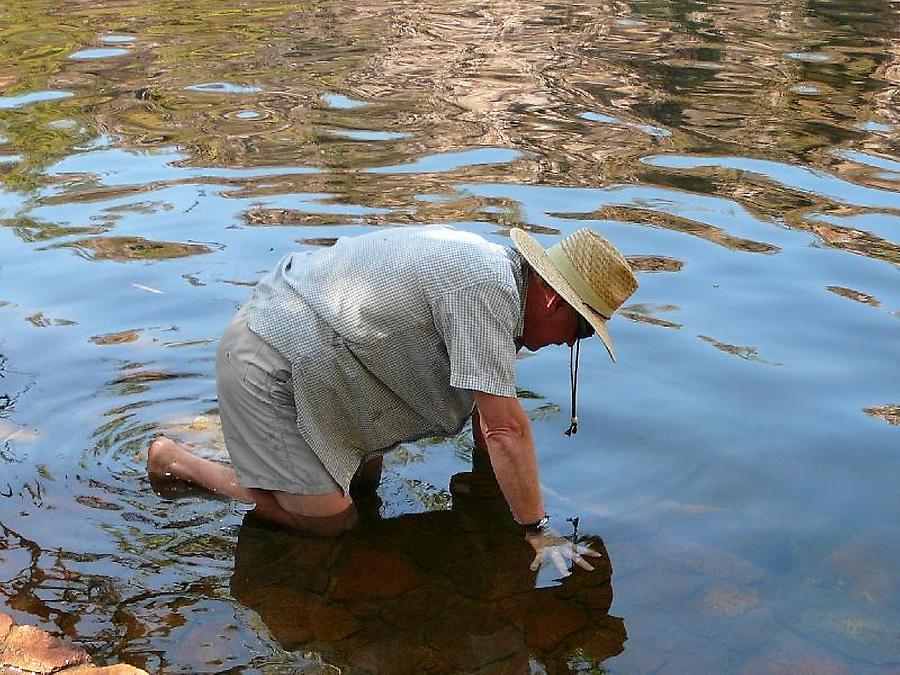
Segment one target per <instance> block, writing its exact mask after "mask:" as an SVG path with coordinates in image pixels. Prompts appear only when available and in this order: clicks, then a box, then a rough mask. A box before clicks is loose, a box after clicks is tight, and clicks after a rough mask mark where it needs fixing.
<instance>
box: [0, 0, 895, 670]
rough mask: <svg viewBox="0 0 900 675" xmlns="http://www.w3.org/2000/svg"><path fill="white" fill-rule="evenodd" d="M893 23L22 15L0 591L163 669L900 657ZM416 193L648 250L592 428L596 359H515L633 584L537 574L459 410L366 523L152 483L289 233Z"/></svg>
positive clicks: (163, 12)
mask: <svg viewBox="0 0 900 675" xmlns="http://www.w3.org/2000/svg"><path fill="white" fill-rule="evenodd" d="M897 14H898V8H897V6H896V3H891V2H888V1H887V0H864V1H862V2H854V3H850V2H846V1H845V0H837V1H831V2H824V1H823V0H811V1H810V2H806V3H798V2H795V1H793V0H783V1H779V2H774V3H773V2H737V1H726V2H720V3H714V4H710V3H703V2H693V3H687V4H685V3H671V2H663V1H662V0H629V1H627V2H605V3H601V4H600V5H597V4H579V3H563V4H549V5H548V4H546V3H538V2H533V1H531V0H517V1H516V2H512V3H502V4H496V3H495V4H489V5H485V4H484V3H473V2H470V1H469V0H462V1H460V2H454V3H435V2H407V1H403V2H392V3H385V2H381V1H380V0H364V1H363V2H357V3H354V4H353V5H352V6H350V5H346V4H337V3H330V2H319V3H315V4H314V5H304V4H296V3H281V4H277V3H276V4H272V3H268V4H267V3H265V2H262V1H261V0H249V1H246V2H241V3H236V2H231V1H230V0H225V1H223V2H215V3H213V2H207V1H206V0H187V1H186V2H180V3H170V2H164V3H162V4H157V5H153V4H146V5H136V4H134V3H127V2H124V1H120V0H114V1H113V2H107V3H104V4H103V5H102V6H101V5H97V4H96V3H94V4H91V3H82V2H75V1H74V0H71V1H70V0H65V1H64V2H62V3H60V2H50V1H49V0H29V1H28V2H24V1H16V2H9V3H6V4H5V5H4V8H3V20H4V34H3V40H0V57H2V60H0V326H2V331H0V467H2V470H0V606H3V605H5V606H6V608H7V609H8V610H9V611H10V612H12V613H13V614H14V615H15V616H16V617H17V618H18V619H20V620H22V621H29V622H32V623H37V624H40V625H42V626H43V627H46V628H48V629H50V630H53V631H56V632H59V633H65V634H66V635H68V636H69V637H71V638H73V639H75V640H77V641H80V642H82V643H84V644H85V645H86V646H87V647H88V648H89V649H90V650H91V652H92V654H94V655H95V660H103V659H104V658H109V659H117V660H126V661H128V662H131V663H135V664H137V665H141V666H143V667H145V668H147V669H148V670H149V671H151V672H156V671H166V672H284V671H285V670H288V671H290V670H297V669H300V668H302V667H305V666H308V665H310V663H311V662H314V661H319V660H322V661H325V662H328V663H334V664H337V665H341V666H343V667H345V668H348V669H350V670H354V669H355V670H359V671H365V670H367V669H368V670H378V665H380V664H384V663H387V662H388V659H394V661H392V662H391V663H392V664H393V666H396V668H393V667H392V669H393V670H395V671H402V670H403V669H405V668H407V667H409V668H410V669H411V668H412V664H416V665H417V666H421V668H425V667H426V666H431V667H433V669H434V670H442V669H443V670H453V669H457V670H474V669H476V667H479V666H483V671H484V672H491V668H493V669H494V672H510V671H512V672H516V671H517V670H523V671H529V670H530V671H531V672H541V669H543V670H545V671H546V672H558V671H560V670H565V669H569V670H575V671H582V672H592V669H593V672H596V670H597V669H598V668H600V667H602V668H605V669H608V670H610V671H612V672H641V673H643V672H654V671H655V672H666V673H670V672H745V673H766V672H835V673H844V672H873V673H881V672H894V671H895V670H896V669H897V667H900V661H898V657H897V654H900V634H898V631H897V626H898V625H900V606H898V604H897V598H898V597H900V595H898V588H900V575H898V573H897V570H898V569H900V551H898V550H897V547H896V545H895V544H894V542H897V541H900V532H898V530H897V527H896V526H895V525H892V523H896V522H897V520H898V518H900V506H898V502H897V500H896V498H895V495H896V488H895V487H894V485H893V483H894V482H895V481H894V477H895V476H896V475H897V474H898V471H900V463H898V462H900V459H898V457H900V456H898V454H897V452H896V448H897V447H900V437H898V427H900V424H898V420H900V413H898V408H900V399H898V391H897V384H896V383H897V381H898V376H900V370H898V363H900V359H898V351H897V345H898V344H900V323H898V318H900V290H898V289H900V286H898V285H897V276H896V275H897V267H898V264H900V249H898V246H900V238H898V234H897V233H898V231H900V229H898V226H900V190H898V184H900V153H898V135H897V134H898V129H900V116H898V112H897V110H898V107H897V100H898V96H900V41H898V36H897V31H896V26H897V25H898V18H900V17H898V15H897ZM422 223H445V224H452V225H454V226H456V227H460V228H464V229H467V230H470V231H474V232H478V233H480V234H482V235H484V236H486V237H489V238H492V239H493V240H494V241H498V242H502V243H507V242H508V239H507V238H506V237H507V232H508V228H509V227H512V226H516V227H524V228H526V229H528V230H530V231H531V232H533V233H534V234H535V235H536V236H538V237H539V238H541V240H542V242H543V243H546V244H549V243H551V242H552V241H555V240H556V238H557V237H558V236H559V235H565V234H568V233H571V232H572V231H574V230H575V229H577V228H579V227H581V226H583V225H589V226H592V227H595V228H597V229H599V230H600V231H602V232H603V233H604V234H605V235H606V236H608V237H609V238H610V239H611V240H613V241H614V242H615V243H616V244H617V245H618V246H619V247H620V248H621V249H622V250H623V252H624V253H625V254H626V255H627V256H628V257H629V260H630V261H631V262H632V264H633V265H634V267H635V269H636V270H638V272H639V273H640V274H641V277H642V278H641V288H640V290H639V292H638V295H637V296H635V297H634V298H633V299H632V301H631V303H630V304H629V305H627V306H626V307H623V308H622V311H621V312H620V317H619V318H617V319H614V320H613V322H612V326H611V329H612V331H613V332H614V333H615V334H616V337H617V344H618V345H619V350H620V352H621V359H620V363H619V364H617V365H616V367H615V368H613V367H611V366H610V365H609V364H608V363H607V361H605V360H604V359H603V358H602V354H601V353H600V351H598V348H597V346H596V345H593V344H591V345H586V351H585V358H584V359H582V366H581V367H582V368H583V375H582V378H581V381H582V392H581V399H580V402H581V405H582V407H583V414H582V423H581V429H582V433H580V434H579V435H578V437H577V439H576V440H571V439H566V438H565V437H563V436H562V435H561V434H560V433H559V432H560V429H561V428H563V427H564V426H565V423H564V421H563V419H562V418H563V417H564V414H565V413H564V412H563V411H561V410H560V407H561V406H562V408H563V409H564V408H565V402H566V401H567V397H568V395H569V394H568V392H567V382H568V380H567V365H568V364H567V361H566V359H567V354H566V353H565V350H556V351H553V350H550V351H547V352H546V353H542V354H540V355H539V356H537V357H535V358H528V359H523V360H521V361H520V364H519V376H520V382H519V385H520V387H521V392H522V399H523V401H524V403H525V405H526V407H527V409H528V411H529V414H530V416H531V418H532V420H533V424H534V431H535V437H536V439H537V442H538V448H539V455H540V462H541V468H542V482H543V484H544V492H545V495H546V497H547V504H548V508H549V509H550V511H551V513H552V515H553V517H554V521H555V522H557V523H563V524H565V523H566V519H567V518H576V517H577V518H578V523H579V532H580V533H582V534H585V535H587V536H588V537H590V538H591V540H592V541H595V542H598V543H599V541H600V537H601V536H602V540H603V542H604V543H605V546H606V547H607V548H608V551H609V555H610V557H611V559H612V560H614V561H615V572H616V573H615V576H614V577H613V578H612V585H614V586H615V589H616V592H615V603H614V604H613V605H612V607H611V608H610V605H609V603H610V602H611V601H612V595H611V586H610V574H611V569H610V568H609V567H606V568H605V569H604V570H601V571H598V572H596V573H594V574H593V575H587V574H581V573H580V572H578V573H576V574H574V575H572V576H571V577H568V578H567V579H566V580H564V581H562V582H558V581H555V580H552V579H551V580H547V579H543V580H542V579H540V578H539V579H538V580H537V585H538V586H540V588H537V589H535V588H533V586H534V582H535V580H534V579H532V578H531V577H530V576H529V575H528V574H526V573H525V570H526V569H527V566H522V565H521V564H520V562H519V559H520V557H521V556H523V555H524V554H525V553H527V551H525V552H523V548H522V546H523V545H522V542H520V541H518V540H516V539H515V538H514V537H512V535H511V534H510V533H509V532H507V531H505V530H504V529H503V527H502V526H500V525H499V524H498V522H499V521H494V520H492V517H493V516H492V515H491V514H492V513H493V511H491V510H490V509H488V511H490V513H484V512H481V511H479V509H481V507H483V506H484V505H485V504H486V503H487V502H485V501H479V500H478V499H475V498H474V497H473V496H472V495H465V494H463V492H461V491H460V488H462V487H464V486H465V485H466V481H467V480H469V479H464V478H460V477H459V476H468V475H469V474H468V473H467V472H468V471H469V470H470V468H471V459H472V457H471V454H472V451H471V442H470V440H469V439H468V438H467V437H464V436H461V437H458V438H454V439H448V440H446V441H444V442H433V443H420V444H413V445H411V446H408V447H404V448H400V449H398V450H397V451H396V452H394V453H392V454H391V455H390V456H389V458H388V462H387V465H386V475H385V481H384V484H383V485H382V488H381V490H380V502H381V503H380V506H378V508H377V513H374V514H372V519H371V522H370V523H369V527H367V528H365V529H361V530H359V531H358V532H354V533H353V534H352V535H350V536H348V537H347V538H345V539H342V540H340V541H336V542H320V541H309V540H305V539H302V538H296V537H292V536H289V535H285V534H284V533H276V532H270V531H266V530H261V529H258V528H257V527H255V526H253V525H252V524H250V523H245V524H242V521H243V519H244V516H245V514H244V508H243V507H241V506H239V505H236V504H233V503H230V502H225V501H220V500H216V499H210V498H205V497H203V496H201V495H198V494H196V493H195V492H191V491H187V492H184V491H182V492H177V493H172V494H168V497H171V499H169V498H166V499H163V498H160V497H158V496H157V495H156V494H154V493H153V491H152V489H151V486H150V485H149V484H148V482H147V480H146V478H145V475H144V469H143V461H144V459H143V452H144V448H145V446H146V444H147V442H148V441H149V439H151V438H152V436H153V435H154V434H155V433H157V432H159V431H166V432H167V433H170V434H172V435H176V436H178V437H180V438H182V439H183V440H185V441H188V442H190V443H193V444H194V447H195V448H196V449H197V450H198V451H200V452H203V453H204V454H207V455H208V456H210V457H213V458H217V459H223V458H224V455H223V453H222V441H221V436H220V434H219V431H218V426H217V425H216V424H215V423H214V420H215V419H216V412H217V411H216V408H217V404H216V400H215V385H214V379H213V378H214V376H213V364H214V349H215V340H216V338H217V336H218V335H219V334H220V333H221V330H222V328H223V327H224V325H225V324H226V323H227V321H228V320H229V318H230V317H231V315H232V313H233V311H234V310H235V308H236V307H237V306H238V305H239V304H240V303H241V302H242V301H243V300H244V299H245V298H246V296H247V294H248V292H249V290H248V287H249V286H251V285H252V284H253V283H254V282H255V280H256V279H258V278H259V277H260V275H261V274H262V273H263V272H265V271H266V270H268V269H270V267H271V265H272V264H273V263H274V261H275V260H276V259H277V258H278V257H280V255H282V254H283V253H284V252H286V251H289V250H296V249H298V248H300V249H306V248H309V247H315V246H328V245H331V244H332V243H333V242H334V241H335V239H336V238H337V237H339V236H344V235H355V234H360V233H363V232H368V231H372V230H374V229H376V228H379V227H398V226H405V225H411V224H422ZM601 351H602V350H601ZM211 420H212V421H211ZM454 475H456V476H457V478H455V479H454V481H453V483H452V489H448V484H450V477H451V476H454ZM176 497H177V498H176ZM475 504H478V505H480V506H479V507H478V508H475V506H474V505H475ZM492 508H495V507H491V509H492ZM501 510H502V509H501ZM499 517H500V516H499V515H498V518H499ZM501 520H502V518H501ZM476 523H481V524H480V525H476ZM567 526H568V525H567ZM525 557H527V556H525ZM362 558H365V559H366V560H369V559H371V560H373V561H377V562H378V563H379V565H380V567H379V568H378V569H381V570H382V573H381V574H374V573H372V574H366V575H365V576H362V575H359V574H356V570H357V569H358V565H359V561H360V560H361V559H362ZM275 559H277V560H278V561H279V563H280V564H275V562H274V561H275ZM460 561H464V563H460ZM474 561H478V563H479V564H477V565H476V564H474ZM259 570H265V573H262V572H259ZM392 570H393V571H392ZM361 582H365V583H361ZM348 589H349V590H348ZM359 598H365V599H364V600H360V599H359ZM608 611H609V612H611V614H608V613H607V612H608ZM547 617H552V620H551V618H547ZM614 617H622V618H623V620H624V623H625V625H627V627H628V640H627V642H624V638H625V633H624V629H623V628H622V622H621V620H619V619H616V618H614ZM557 638H558V639H557ZM623 642H624V651H622V650H623ZM404 650H405V651H404ZM399 654H406V655H407V656H405V657H401V656H399ZM601 661H602V666H599V665H598V664H599V662H601ZM382 670H384V668H382Z"/></svg>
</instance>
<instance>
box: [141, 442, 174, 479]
mask: <svg viewBox="0 0 900 675" xmlns="http://www.w3.org/2000/svg"><path fill="white" fill-rule="evenodd" d="M177 455H178V446H177V445H176V444H175V441H173V440H172V439H171V438H166V437H165V436H157V437H156V439H154V441H153V442H152V443H150V447H149V448H148V449H147V475H149V476H150V477H151V478H152V477H157V478H174V477H175V476H174V474H173V473H172V468H173V466H174V464H175V458H176V457H177Z"/></svg>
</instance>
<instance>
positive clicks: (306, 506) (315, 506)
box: [273, 492, 358, 537]
mask: <svg viewBox="0 0 900 675" xmlns="http://www.w3.org/2000/svg"><path fill="white" fill-rule="evenodd" d="M273 494H274V496H275V499H276V501H277V502H278V505H279V506H281V508H282V509H283V510H284V511H286V512H287V513H288V514H289V515H290V517H291V519H292V520H293V521H294V522H295V523H296V528H297V529H298V530H302V531H304V532H308V533H310V534H317V535H321V536H326V537H334V536H337V535H339V534H341V533H343V532H346V531H347V530H349V529H350V528H352V527H353V526H354V525H356V522H357V519H358V517H357V513H356V506H355V505H354V503H353V500H352V499H351V498H350V496H349V495H345V494H343V493H341V492H334V493H330V494H326V495H293V494H288V493H286V492H274V493H273Z"/></svg>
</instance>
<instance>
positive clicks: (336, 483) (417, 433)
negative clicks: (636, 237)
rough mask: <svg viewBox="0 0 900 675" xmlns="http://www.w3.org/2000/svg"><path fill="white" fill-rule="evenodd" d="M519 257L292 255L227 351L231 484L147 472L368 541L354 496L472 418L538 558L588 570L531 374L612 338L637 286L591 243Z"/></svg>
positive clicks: (479, 252) (377, 235) (400, 233)
mask: <svg viewBox="0 0 900 675" xmlns="http://www.w3.org/2000/svg"><path fill="white" fill-rule="evenodd" d="M511 236H512V240H513V242H514V244H515V248H507V247H503V246H500V245H497V244H493V243H490V242H488V241H486V240H485V239H483V238H481V237H479V236H477V235H475V234H472V233H468V232H462V231H456V230H453V229H449V228H445V227H438V226H431V227H416V228H396V229H384V230H379V231H376V232H372V233H369V234H366V235H362V236H359V237H352V238H342V239H339V240H338V241H337V243H336V244H335V245H334V246H333V247H330V248H327V249H320V250H316V251H315V252H312V253H294V254H290V255H288V256H286V257H285V258H283V259H282V260H281V261H280V262H279V263H278V265H277V266H276V268H275V269H274V270H273V271H272V272H271V273H270V274H268V275H267V276H265V277H264V278H263V279H262V280H261V281H260V282H259V284H258V285H257V286H256V288H255V289H254V292H253V295H252V297H251V298H250V300H248V301H247V303H245V304H244V306H243V307H242V308H241V310H240V311H239V312H238V314H237V316H236V317H235V318H234V320H233V321H232V322H231V324H230V325H229V327H228V328H227V330H226V331H225V334H224V335H223V337H222V339H221V341H220V344H219V349H218V353H217V359H216V376H217V384H218V396H219V411H220V415H221V419H222V430H223V432H224V435H225V442H226V446H227V448H228V452H229V455H230V457H231V461H232V465H233V469H231V468H228V467H226V466H223V465H221V464H217V463H215V462H211V461H209V460H206V459H203V458H200V457H197V456H196V455H193V454H191V453H190V452H189V451H188V450H186V449H185V448H184V447H183V446H180V445H178V444H177V443H175V442H173V441H172V440H170V439H168V438H165V437H160V438H158V439H156V440H155V441H154V442H153V443H152V444H151V446H150V449H149V453H148V471H149V472H150V473H151V474H157V475H160V474H161V475H166V476H173V477H175V478H178V479H182V480H187V481H190V482H193V483H196V484H198V485H200V486H202V487H204V488H206V489H209V490H211V491H213V492H215V493H218V494H222V495H226V496H229V497H232V498H235V499H238V500H240V501H242V502H245V503H250V504H255V505H256V512H257V513H258V515H260V516H262V517H264V518H267V519H269V520H272V521H275V522H278V523H281V524H283V525H286V526H289V527H292V528H296V529H298V530H301V531H304V532H308V533H312V534H321V535H334V534H338V533H340V532H342V531H344V530H346V529H348V528H350V527H352V526H353V525H354V523H355V522H356V519H357V513H356V509H355V507H354V503H353V499H352V497H351V489H350V486H351V482H354V483H355V482H360V481H367V480H368V481H370V482H372V481H374V482H376V483H377V480H378V479H379V477H380V469H381V461H380V460H381V454H382V453H383V452H385V451H388V450H390V449H391V448H393V447H395V446H397V445H398V444H400V443H403V442H407V441H413V440H417V439H420V438H424V437H428V436H449V435H453V434H456V433H458V432H459V431H460V429H461V428H462V427H463V425H464V424H465V422H466V421H467V420H468V419H469V417H472V418H473V421H472V426H473V432H474V435H475V440H476V446H477V447H479V448H481V449H483V450H486V452H487V454H488V456H489V458H490V463H491V466H492V467H493V471H494V474H495V476H496V478H497V482H498V484H499V486H500V489H501V491H502V492H503V495H504V497H505V499H506V501H507V503H508V504H509V507H510V510H511V511H512V515H513V517H514V518H515V520H516V521H517V522H518V523H519V524H521V525H522V526H523V528H524V530H525V532H526V536H527V538H528V540H529V542H530V543H531V544H532V546H533V547H534V548H535V551H536V553H537V556H538V557H537V558H536V562H537V563H538V564H539V562H540V560H539V558H540V557H541V556H542V554H543V553H548V552H549V553H551V554H552V556H553V558H554V561H555V562H556V563H557V565H558V566H559V560H560V555H564V556H567V557H569V558H571V559H573V560H574V561H575V562H577V563H578V564H581V565H582V566H584V567H589V565H588V564H587V563H586V562H585V561H584V560H583V559H582V558H581V555H590V554H592V552H591V551H590V550H589V549H587V548H586V547H576V546H572V545H571V544H569V545H568V547H566V546H565V545H564V540H562V539H561V538H560V537H559V536H558V535H557V534H556V533H555V532H553V531H552V530H551V529H550V528H549V527H548V526H547V517H546V515H545V511H544V503H543V499H542V497H541V491H540V486H539V482H538V469H537V462H536V457H535V447H534V440H533V438H532V434H531V427H530V424H529V420H528V417H527V415H526V413H525V412H524V410H523V409H522V406H521V405H520V404H519V401H518V399H517V398H516V386H515V384H516V378H515V359H516V353H517V351H518V349H519V348H521V347H522V346H524V347H527V348H528V349H529V350H531V351H536V350H538V349H540V348H542V347H545V346H547V345H553V344H566V345H569V347H570V348H572V349H573V356H574V359H573V362H572V373H571V375H572V407H573V409H572V424H571V426H570V428H569V431H568V432H567V433H572V432H574V431H576V430H577V417H576V416H575V392H576V383H577V379H576V376H577V353H578V352H577V350H578V341H579V339H581V338H584V337H588V336H590V335H592V334H593V333H594V332H596V333H597V334H598V335H599V336H600V338H601V339H602V340H603V342H604V344H605V345H606V347H607V349H608V351H609V354H610V356H611V357H612V358H613V359H615V353H614V351H613V347H612V342H611V341H610V338H609V334H608V333H607V331H606V326H605V323H606V320H607V319H609V318H610V316H611V315H612V313H613V312H614V311H615V310H616V309H617V308H618V307H619V306H620V305H621V304H622V302H624V301H625V299H626V298H628V297H629V296H630V295H631V294H632V293H633V292H634V290H635V289H636V288H637V282H636V281H635V279H634V275H633V274H632V272H631V269H630V268H629V266H628V263H627V262H626V261H625V260H624V258H623V257H622V256H621V255H620V254H619V252H618V251H617V250H616V249H615V248H614V247H613V246H612V245H611V244H610V243H609V242H608V241H606V240H605V239H604V238H603V237H601V236H600V235H598V234H597V233H596V232H594V231H592V230H590V229H587V228H584V229H581V230H579V231H577V232H575V233H574V234H572V235H570V236H569V237H567V238H565V239H564V240H562V241H561V242H560V243H558V244H557V245H555V246H553V247H552V248H550V249H547V250H544V249H543V248H542V247H541V246H540V245H539V244H538V243H537V242H536V241H535V240H534V238H533V237H531V236H530V235H528V234H527V233H525V232H524V231H522V230H518V229H514V230H512V232H511Z"/></svg>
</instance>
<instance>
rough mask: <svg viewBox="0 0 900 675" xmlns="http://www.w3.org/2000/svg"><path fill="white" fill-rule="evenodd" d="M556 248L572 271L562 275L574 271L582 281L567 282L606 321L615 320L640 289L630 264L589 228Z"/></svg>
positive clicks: (565, 240)
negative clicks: (625, 304) (620, 309)
mask: <svg viewBox="0 0 900 675" xmlns="http://www.w3.org/2000/svg"><path fill="white" fill-rule="evenodd" d="M557 247H558V248H559V250H560V251H562V252H563V253H565V256H566V258H568V262H569V264H570V265H571V270H565V269H561V270H560V272H561V273H562V274H563V276H564V277H568V276H570V275H571V271H572V270H574V272H575V273H576V274H577V275H578V276H579V277H580V279H567V281H569V282H570V283H571V284H572V285H573V287H574V288H575V290H576V291H579V293H578V294H579V296H581V299H582V300H584V302H585V303H586V304H588V305H590V306H591V307H592V308H593V309H594V310H596V311H598V312H599V313H601V314H603V315H604V316H605V317H607V318H609V317H610V316H612V314H613V312H615V311H616V310H617V309H618V308H619V307H620V306H621V305H622V303H623V302H625V300H627V299H628V298H629V296H631V294H632V293H634V291H635V290H636V289H637V287H638V283H637V279H635V278H634V274H633V273H632V271H631V267H630V266H629V264H628V261H626V260H625V258H624V257H622V254H621V253H619V251H618V250H616V248H615V247H614V246H613V245H612V244H611V243H610V242H609V241H607V240H606V239H604V238H603V237H602V236H600V235H599V234H597V233H596V232H594V231H593V230H591V229H590V228H587V227H585V228H582V229H580V230H578V231H577V232H574V233H573V234H570V235H569V236H568V237H566V238H565V239H563V240H562V241H561V242H559V243H558V244H557V245H556V246H554V247H553V248H557ZM551 257H553V258H557V257H558V256H551ZM567 272H568V273H567ZM584 287H586V288H584ZM582 289H583V290H582ZM588 289H589V291H588ZM585 296H593V297H585ZM597 305H599V306H597Z"/></svg>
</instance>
